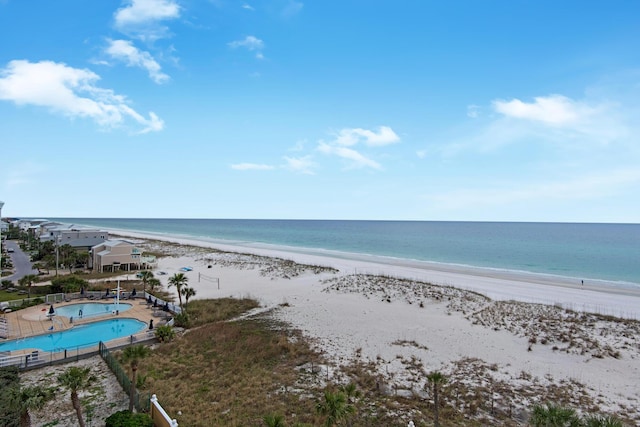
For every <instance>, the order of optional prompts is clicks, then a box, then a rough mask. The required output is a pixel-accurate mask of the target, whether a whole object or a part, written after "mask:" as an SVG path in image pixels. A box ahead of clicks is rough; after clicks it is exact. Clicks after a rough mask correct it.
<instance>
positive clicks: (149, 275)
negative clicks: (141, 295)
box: [136, 270, 154, 292]
mask: <svg viewBox="0 0 640 427" xmlns="http://www.w3.org/2000/svg"><path fill="white" fill-rule="evenodd" d="M136 276H137V277H139V278H140V280H142V292H145V291H146V290H147V284H148V283H149V280H151V279H153V278H154V277H153V272H151V271H149V270H143V271H141V272H140V273H138V274H137V275H136Z"/></svg>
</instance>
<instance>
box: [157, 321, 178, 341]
mask: <svg viewBox="0 0 640 427" xmlns="http://www.w3.org/2000/svg"><path fill="white" fill-rule="evenodd" d="M175 336H176V332H175V331H174V330H173V327H172V326H169V325H162V326H158V327H157V328H156V338H158V340H159V341H160V342H169V341H171V340H172V339H174V338H175Z"/></svg>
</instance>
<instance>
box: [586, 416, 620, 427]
mask: <svg viewBox="0 0 640 427" xmlns="http://www.w3.org/2000/svg"><path fill="white" fill-rule="evenodd" d="M583 421H584V426H585V427H624V424H622V421H620V420H619V419H618V418H616V417H614V416H611V415H587V416H586V417H584V420H583Z"/></svg>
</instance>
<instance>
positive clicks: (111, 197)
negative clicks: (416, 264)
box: [0, 0, 640, 223]
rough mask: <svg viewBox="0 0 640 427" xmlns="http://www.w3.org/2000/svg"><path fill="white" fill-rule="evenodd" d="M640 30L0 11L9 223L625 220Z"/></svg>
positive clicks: (152, 0)
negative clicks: (18, 219) (115, 219)
mask: <svg viewBox="0 0 640 427" xmlns="http://www.w3.org/2000/svg"><path fill="white" fill-rule="evenodd" d="M89 4H90V7H89ZM639 17H640V3H639V2H637V1H635V0H633V1H632V0H629V1H616V2H614V3H607V2H601V1H585V0H582V1H562V2H558V1H517V0H516V1H513V0H508V1H506V0H505V1H500V0H496V1H471V0H469V1H446V2H445V1H427V0H420V1H417V0H415V1H414V0H407V1H402V2H398V1H383V0H380V1H364V0H360V1H355V0H354V1H331V0H326V1H315V2H311V1H305V0H300V1H296V0H260V1H258V0H253V1H252V0H247V1H232V0H208V1H207V0H114V1H109V0H101V1H95V2H87V1H86V0H60V1H55V2H53V1H50V0H30V1H25V0H0V148H1V149H2V157H1V159H2V160H1V162H0V200H3V201H4V202H5V207H4V209H3V211H2V213H3V215H4V216H18V217H19V216H37V217H137V218H146V217H151V218H161V217H169V218H285V219H288V218H297V219H389V220H482V221H484V220H486V221H576V222H634V223H637V222H640V119H639V117H640V49H639V48H638V46H639V45H640V18H639Z"/></svg>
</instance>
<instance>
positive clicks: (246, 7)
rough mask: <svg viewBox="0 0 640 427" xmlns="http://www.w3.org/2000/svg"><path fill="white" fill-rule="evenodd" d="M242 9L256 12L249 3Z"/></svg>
mask: <svg viewBox="0 0 640 427" xmlns="http://www.w3.org/2000/svg"><path fill="white" fill-rule="evenodd" d="M242 8H243V9H246V10H251V11H254V10H255V9H254V8H253V7H252V6H251V5H250V4H247V3H245V4H243V5H242Z"/></svg>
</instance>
